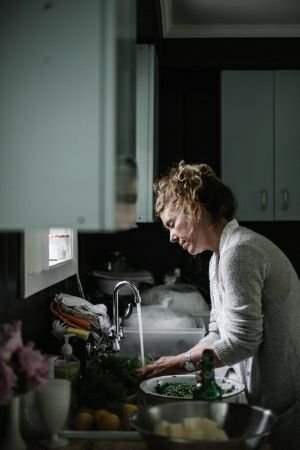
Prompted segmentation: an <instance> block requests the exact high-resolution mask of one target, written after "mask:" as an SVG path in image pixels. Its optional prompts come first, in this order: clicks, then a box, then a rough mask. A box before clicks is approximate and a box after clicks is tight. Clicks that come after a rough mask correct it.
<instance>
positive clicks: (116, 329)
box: [110, 281, 142, 352]
mask: <svg viewBox="0 0 300 450" xmlns="http://www.w3.org/2000/svg"><path fill="white" fill-rule="evenodd" d="M124 286H128V287H130V288H131V289H132V291H133V295H134V301H135V303H136V304H137V303H141V301H142V300H141V295H140V293H139V290H138V288H137V287H136V285H135V284H134V283H132V282H131V281H119V282H118V283H117V284H116V286H115V288H114V291H113V325H112V326H111V329H110V331H111V339H112V340H113V351H114V352H118V351H120V342H121V341H122V340H123V339H124V336H123V328H122V327H120V319H119V290H120V289H122V287H124ZM131 311H132V304H130V305H129V306H128V308H127V310H126V312H125V314H124V316H123V318H122V319H123V320H124V319H126V318H127V317H129V316H130V314H131Z"/></svg>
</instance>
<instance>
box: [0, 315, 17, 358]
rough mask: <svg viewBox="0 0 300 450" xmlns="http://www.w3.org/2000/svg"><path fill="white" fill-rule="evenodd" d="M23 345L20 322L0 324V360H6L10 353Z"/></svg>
mask: <svg viewBox="0 0 300 450" xmlns="http://www.w3.org/2000/svg"><path fill="white" fill-rule="evenodd" d="M22 346H23V341H22V335H21V322H20V321H18V322H15V323H14V324H12V325H11V324H5V325H0V361H4V362H8V361H9V360H10V358H11V356H12V354H13V353H14V352H15V351H16V350H18V349H19V348H21V347H22Z"/></svg>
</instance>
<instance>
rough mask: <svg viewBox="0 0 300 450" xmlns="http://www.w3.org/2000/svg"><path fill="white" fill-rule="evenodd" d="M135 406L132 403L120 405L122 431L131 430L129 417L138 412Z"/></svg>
mask: <svg viewBox="0 0 300 450" xmlns="http://www.w3.org/2000/svg"><path fill="white" fill-rule="evenodd" d="M138 409H139V408H138V407H137V405H134V404H133V403H124V404H123V405H122V409H121V411H122V428H123V430H126V431H129V430H131V429H132V427H131V424H130V417H131V416H133V415H134V414H135V413H136V412H137V411H138Z"/></svg>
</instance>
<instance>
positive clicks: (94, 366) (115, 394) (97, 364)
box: [73, 354, 151, 409]
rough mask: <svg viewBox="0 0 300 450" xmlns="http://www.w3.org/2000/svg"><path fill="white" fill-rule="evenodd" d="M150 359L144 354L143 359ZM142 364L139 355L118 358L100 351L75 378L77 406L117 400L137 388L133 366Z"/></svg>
mask: <svg viewBox="0 0 300 450" xmlns="http://www.w3.org/2000/svg"><path fill="white" fill-rule="evenodd" d="M149 362H151V359H150V358H149V357H148V358H146V361H145V363H146V364H147V363H149ZM139 367H141V360H140V358H138V357H136V358H121V357H118V356H115V355H110V354H108V355H103V357H102V358H101V360H100V361H93V362H90V363H89V365H88V367H87V371H86V374H85V375H84V376H82V377H80V378H78V379H77V380H75V381H74V385H73V388H74V391H75V394H76V396H77V403H78V406H86V407H88V408H92V409H97V408H106V407H108V406H110V407H111V406H112V404H114V403H120V402H122V401H124V400H125V399H126V397H129V396H131V395H134V394H136V393H137V391H138V386H139V381H138V379H137V376H136V372H135V371H136V369H138V368H139Z"/></svg>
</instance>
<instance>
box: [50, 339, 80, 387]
mask: <svg viewBox="0 0 300 450" xmlns="http://www.w3.org/2000/svg"><path fill="white" fill-rule="evenodd" d="M72 336H75V334H65V335H64V339H65V343H64V345H63V346H62V347H61V355H60V356H59V357H58V358H57V359H56V360H55V362H54V377H55V378H66V379H68V380H70V381H71V382H72V381H73V380H74V379H75V378H76V377H77V375H78V374H79V372H80V361H79V359H78V358H77V357H76V356H74V355H73V348H72V346H71V344H70V343H69V339H70V338H71V337H72Z"/></svg>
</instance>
